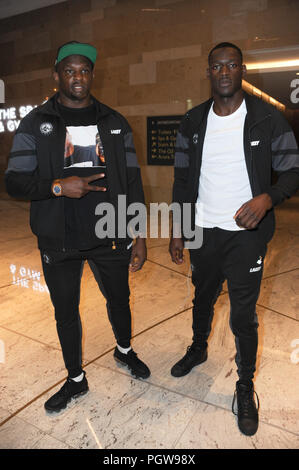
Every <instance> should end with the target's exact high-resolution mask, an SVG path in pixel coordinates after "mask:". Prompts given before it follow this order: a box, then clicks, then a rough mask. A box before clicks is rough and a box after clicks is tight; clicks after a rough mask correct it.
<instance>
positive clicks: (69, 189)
mask: <svg viewBox="0 0 299 470" xmlns="http://www.w3.org/2000/svg"><path fill="white" fill-rule="evenodd" d="M104 177H105V174H103V173H100V174H97V175H91V176H82V177H79V176H68V177H67V178H63V179H61V180H59V182H60V184H61V187H62V194H61V195H62V196H66V197H71V198H77V199H79V198H80V197H83V196H85V194H87V193H89V191H106V188H105V187H101V186H94V185H91V184H89V183H91V182H92V181H96V180H98V179H100V178H104Z"/></svg>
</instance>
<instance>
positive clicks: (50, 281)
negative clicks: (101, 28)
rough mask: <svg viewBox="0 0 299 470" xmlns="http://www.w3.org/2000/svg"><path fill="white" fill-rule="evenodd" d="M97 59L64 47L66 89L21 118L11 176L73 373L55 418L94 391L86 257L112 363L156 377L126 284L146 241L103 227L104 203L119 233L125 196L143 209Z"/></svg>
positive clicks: (61, 82)
mask: <svg viewBox="0 0 299 470" xmlns="http://www.w3.org/2000/svg"><path fill="white" fill-rule="evenodd" d="M96 56H97V51H96V49H95V48H94V47H93V46H92V45H90V44H83V43H78V42H74V41H73V42H70V43H67V44H64V45H63V46H61V47H60V48H59V49H58V52H57V58H56V62H55V71H54V80H55V81H56V83H57V84H58V87H59V92H58V93H56V94H55V95H54V96H52V97H51V98H50V99H49V100H48V101H47V102H46V103H44V104H43V105H41V106H39V107H37V108H35V109H34V110H33V111H32V112H30V113H29V114H28V115H27V116H25V118H24V119H23V120H22V121H21V123H20V125H19V127H18V130H17V132H16V134H15V136H14V140H13V145H12V149H11V153H10V158H9V162H8V168H7V170H6V174H5V180H6V187H7V191H8V193H9V194H10V195H11V196H12V197H21V198H26V199H28V200H30V201H31V211H30V223H31V228H32V231H33V233H34V234H35V235H36V236H37V239H38V247H39V249H40V251H41V259H42V265H43V271H44V275H45V280H46V283H47V286H48V288H49V292H50V296H51V300H52V303H53V306H54V309H55V319H56V324H57V332H58V336H59V340H60V344H61V348H62V353H63V359H64V363H65V366H66V369H67V371H68V378H67V381H66V382H65V383H64V385H63V386H62V388H61V389H60V390H59V391H58V392H56V393H55V394H54V395H53V396H52V397H50V398H49V399H48V400H47V402H46V403H45V408H46V410H47V411H49V412H53V411H60V410H61V409H63V408H65V407H66V405H67V403H68V402H69V401H70V400H71V399H72V398H74V397H76V396H78V395H82V394H85V393H86V392H87V391H88V383H87V379H86V377H85V371H83V369H82V351H81V347H82V345H81V343H82V329H81V321H80V314H79V300H80V281H81V275H82V269H83V264H84V262H85V260H87V261H88V263H89V265H90V267H91V269H92V271H93V273H94V275H95V278H96V280H97V282H98V284H99V286H100V289H101V291H102V292H103V294H104V295H105V297H106V300H107V310H108V314H109V320H110V322H111V326H112V329H113V332H114V335H115V338H116V342H117V345H116V348H115V350H114V358H115V360H116V361H117V362H120V363H121V364H124V365H126V366H127V367H128V368H129V369H130V371H131V373H132V375H134V376H136V377H138V378H144V379H145V378H147V377H149V375H150V370H149V369H148V367H147V366H146V365H145V364H144V363H143V362H142V361H141V360H140V359H139V358H138V357H137V355H136V353H135V352H134V351H133V349H132V348H131V311H130V306H129V296H130V291H129V285H128V274H129V271H131V272H135V271H138V270H139V269H141V268H142V266H143V263H144V262H145V260H146V245H145V239H144V238H143V237H142V236H141V234H140V233H138V232H137V233H136V231H135V234H134V235H130V234H128V231H126V233H125V234H124V233H123V232H122V233H119V231H118V230H114V231H113V230H112V232H111V227H108V230H107V231H105V230H103V229H102V230H100V231H99V230H96V226H97V224H98V222H99V220H101V219H99V215H98V214H103V211H102V210H101V208H102V207H104V206H105V207H107V204H108V205H110V206H111V207H113V209H114V211H115V219H114V220H110V219H108V222H107V224H108V225H109V223H111V224H112V228H113V223H115V221H117V222H119V220H120V218H121V217H122V216H123V215H124V214H123V213H124V211H123V210H121V209H120V210H119V212H118V201H119V196H120V195H121V196H124V197H125V198H126V204H127V207H128V206H129V205H130V204H131V203H136V202H138V203H144V195H143V189H142V182H141V175H140V168H139V165H138V162H137V157H136V152H135V148H134V142H133V136H132V130H131V128H130V126H129V124H128V122H127V121H126V119H125V118H124V117H123V116H121V115H120V114H119V113H118V112H116V111H114V110H113V109H111V108H109V107H108V106H105V105H104V104H102V103H100V102H99V101H98V100H96V99H95V98H94V97H93V96H92V95H91V94H90V89H91V85H92V80H93V77H94V72H93V68H94V63H95V61H96ZM126 214H127V212H126ZM117 222H116V225H117ZM125 222H126V224H127V223H128V220H127V219H126V221H125ZM126 226H127V225H126ZM111 233H112V235H111ZM134 238H135V240H133V239H134Z"/></svg>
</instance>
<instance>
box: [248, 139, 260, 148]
mask: <svg viewBox="0 0 299 470" xmlns="http://www.w3.org/2000/svg"><path fill="white" fill-rule="evenodd" d="M259 143H260V141H259V140H252V141H251V142H250V145H251V147H257V146H258V145H259Z"/></svg>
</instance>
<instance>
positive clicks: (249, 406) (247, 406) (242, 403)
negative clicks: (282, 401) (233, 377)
mask: <svg viewBox="0 0 299 470" xmlns="http://www.w3.org/2000/svg"><path fill="white" fill-rule="evenodd" d="M237 393H238V392H237V390H235V393H234V398H233V403H232V412H233V414H234V415H236V416H237V414H238V413H235V411H234V405H235V401H236V397H237ZM251 393H253V395H255V396H256V400H257V411H258V410H259V409H260V401H259V397H258V394H257V393H256V391H255V390H242V391H239V394H241V395H242V399H241V400H239V404H238V406H239V407H240V408H241V413H242V414H243V415H245V416H250V412H251V411H252V410H253V403H252V397H251ZM254 411H256V409H255V408H254Z"/></svg>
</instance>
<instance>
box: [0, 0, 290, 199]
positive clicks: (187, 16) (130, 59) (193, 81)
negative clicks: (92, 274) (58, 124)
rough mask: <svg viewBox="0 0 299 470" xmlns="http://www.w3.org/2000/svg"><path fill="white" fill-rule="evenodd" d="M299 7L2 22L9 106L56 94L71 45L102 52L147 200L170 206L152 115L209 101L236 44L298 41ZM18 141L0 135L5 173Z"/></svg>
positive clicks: (83, 12)
mask: <svg viewBox="0 0 299 470" xmlns="http://www.w3.org/2000/svg"><path fill="white" fill-rule="evenodd" d="M298 24H299V8H298V1H297V0H238V1H235V0H69V1H66V2H63V3H59V4H56V5H54V6H51V7H47V8H43V9H40V10H38V11H34V12H29V13H25V14H22V15H18V16H16V17H13V18H8V19H4V20H1V21H0V56H1V72H0V73H1V76H0V78H2V79H3V80H4V82H5V85H6V104H5V106H6V107H7V106H19V105H23V104H38V103H40V102H42V101H43V100H44V99H45V97H46V96H49V95H51V94H52V93H53V88H54V87H55V85H54V82H53V81H52V78H51V69H52V64H53V62H54V59H55V55H56V50H57V48H58V46H59V45H61V44H62V43H64V42H67V41H69V40H78V41H83V42H90V43H92V44H94V45H95V46H96V47H97V49H98V51H99V59H98V61H97V64H96V68H95V73H96V78H95V81H94V88H93V93H94V94H95V95H96V97H97V98H98V99H100V100H102V101H103V102H105V103H106V104H108V105H110V106H112V107H114V108H116V109H117V110H118V111H120V112H121V113H123V114H124V115H125V116H126V117H127V118H128V120H129V122H130V124H131V125H132V127H133V131H134V136H135V144H136V148H137V151H138V156H139V162H140V165H141V167H142V176H143V181H144V188H145V194H146V199H147V202H153V201H167V202H169V201H170V198H171V186H172V177H173V168H172V167H167V166H148V165H147V154H146V147H147V145H146V137H147V136H146V117H147V116H150V115H168V114H183V113H185V112H186V110H187V100H191V102H192V105H193V106H195V105H196V104H199V103H200V102H202V101H203V100H205V99H207V98H208V97H209V92H210V89H209V83H208V80H207V79H206V59H207V54H208V51H209V50H210V49H211V47H212V46H213V45H215V44H216V43H217V42H220V41H232V42H235V43H236V44H237V45H239V46H240V47H241V48H242V49H243V50H244V52H245V53H246V50H252V49H259V48H270V49H271V48H277V47H283V46H291V45H296V44H298ZM11 138H12V135H11V134H7V133H5V134H3V133H2V134H0V144H1V147H0V148H1V151H0V170H1V173H3V171H4V168H5V167H6V161H7V154H8V152H9V148H10V145H11Z"/></svg>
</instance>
